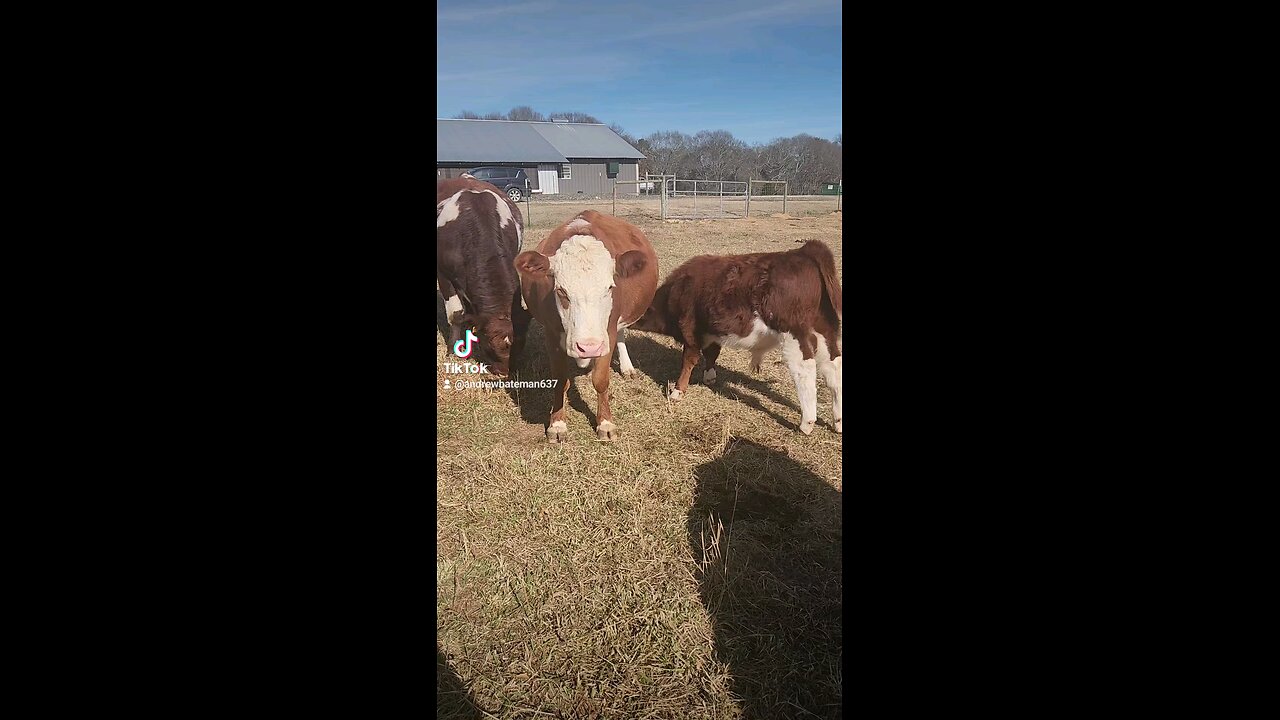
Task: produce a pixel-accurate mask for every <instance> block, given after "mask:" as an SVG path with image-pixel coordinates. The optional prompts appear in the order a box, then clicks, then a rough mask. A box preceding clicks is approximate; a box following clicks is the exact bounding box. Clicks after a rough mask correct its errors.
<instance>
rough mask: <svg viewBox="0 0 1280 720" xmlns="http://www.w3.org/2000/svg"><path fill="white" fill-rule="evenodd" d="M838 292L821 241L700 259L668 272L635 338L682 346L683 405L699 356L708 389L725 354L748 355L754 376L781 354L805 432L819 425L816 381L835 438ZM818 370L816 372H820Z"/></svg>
mask: <svg viewBox="0 0 1280 720" xmlns="http://www.w3.org/2000/svg"><path fill="white" fill-rule="evenodd" d="M842 312H843V311H842V309H841V291H840V281H839V280H838V279H837V278H836V267H835V258H834V257H833V256H832V255H831V249H830V248H828V247H827V246H826V245H824V244H823V243H821V242H818V241H817V240H810V241H808V242H806V243H805V244H804V246H803V247H800V248H797V249H795V250H788V251H785V252H773V253H751V254H749V255H700V256H698V257H695V258H691V259H690V260H688V261H687V262H685V263H684V264H683V265H681V266H680V267H678V268H676V269H675V270H673V271H672V272H671V274H670V275H669V276H668V277H667V279H666V280H665V281H664V282H663V283H662V287H660V288H658V291H657V293H655V295H654V299H653V303H652V304H651V306H650V307H649V308H648V309H647V310H646V311H645V313H644V315H643V316H642V317H641V318H640V320H639V321H637V322H636V323H634V324H633V325H632V326H631V327H632V329H633V330H646V331H650V332H656V333H661V334H663V335H667V336H670V337H672V338H675V339H676V340H678V341H680V342H682V343H684V365H683V367H682V368H681V370H680V378H679V379H678V380H677V381H676V387H675V389H674V390H672V391H671V395H670V399H671V400H673V401H678V400H680V398H681V396H683V394H684V393H685V391H687V390H688V388H689V375H690V374H691V373H692V372H693V367H694V365H697V364H698V358H699V356H700V355H705V356H706V358H707V369H706V371H705V372H704V373H703V381H704V382H706V383H707V384H708V385H710V384H712V383H714V382H715V381H716V358H718V357H719V356H720V349H721V347H732V348H741V349H744V350H750V351H751V372H758V371H759V370H760V361H761V359H762V357H763V356H764V354H765V353H766V352H768V351H769V350H772V349H773V348H776V347H779V346H781V347H782V356H783V358H785V359H786V361H787V367H788V368H789V369H790V371H791V377H792V379H793V380H795V383H796V394H797V395H799V396H800V432H802V433H804V434H805V435H808V434H810V433H812V432H813V427H814V424H815V423H817V420H818V386H817V373H818V372H821V373H822V377H823V379H824V380H825V381H826V383H827V387H828V388H830V389H831V394H832V395H833V396H834V403H833V405H834V419H835V430H836V432H837V433H843V432H844V430H843V427H842V424H841V423H842V417H841V402H840V399H841V394H840V376H841V365H842V362H841V357H840V355H841V350H840V321H841V314H842ZM815 366H816V367H815Z"/></svg>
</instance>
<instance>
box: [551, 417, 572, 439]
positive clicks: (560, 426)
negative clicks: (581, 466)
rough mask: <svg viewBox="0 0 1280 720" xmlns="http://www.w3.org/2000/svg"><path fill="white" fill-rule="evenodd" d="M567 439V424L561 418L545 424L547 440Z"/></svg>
mask: <svg viewBox="0 0 1280 720" xmlns="http://www.w3.org/2000/svg"><path fill="white" fill-rule="evenodd" d="M568 441H569V426H568V425H566V424H565V422H564V421H563V420H557V421H555V422H553V423H551V424H550V425H548V426H547V442H549V443H562V442H568Z"/></svg>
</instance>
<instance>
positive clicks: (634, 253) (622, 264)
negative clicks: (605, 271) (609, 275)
mask: <svg viewBox="0 0 1280 720" xmlns="http://www.w3.org/2000/svg"><path fill="white" fill-rule="evenodd" d="M648 264H649V261H648V260H646V259H645V257H644V253H642V252H640V251H639V250H631V251H630V252H625V253H623V254H622V257H620V258H618V262H617V265H616V266H615V268H616V270H615V272H616V273H617V274H618V277H620V278H625V277H631V276H632V275H635V274H636V273H638V272H640V271H641V270H643V269H644V266H645V265H648Z"/></svg>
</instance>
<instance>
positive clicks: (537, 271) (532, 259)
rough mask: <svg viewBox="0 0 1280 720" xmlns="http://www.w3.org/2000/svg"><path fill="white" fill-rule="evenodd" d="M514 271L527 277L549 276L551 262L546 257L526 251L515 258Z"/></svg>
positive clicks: (534, 251)
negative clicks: (527, 275)
mask: <svg viewBox="0 0 1280 720" xmlns="http://www.w3.org/2000/svg"><path fill="white" fill-rule="evenodd" d="M514 264H515V266H516V270H518V271H520V272H522V273H527V274H529V275H549V274H550V273H549V272H547V271H548V270H550V269H551V261H550V260H548V259H547V256H546V255H543V254H542V253H540V252H538V251H536V250H526V251H524V252H522V253H520V254H519V255H517V256H516V259H515V263H514Z"/></svg>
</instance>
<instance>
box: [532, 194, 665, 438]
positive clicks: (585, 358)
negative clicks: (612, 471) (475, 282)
mask: <svg viewBox="0 0 1280 720" xmlns="http://www.w3.org/2000/svg"><path fill="white" fill-rule="evenodd" d="M515 267H516V269H517V270H519V271H520V286H521V288H522V291H523V293H524V299H525V302H526V303H528V306H529V312H531V313H532V314H533V316H534V317H535V318H537V319H538V322H540V323H542V327H543V328H544V330H545V334H546V339H547V354H548V355H549V358H550V361H551V372H552V374H553V375H554V376H555V379H556V380H557V382H556V390H555V396H554V399H553V401H552V405H551V417H550V418H549V419H548V420H547V440H548V441H550V442H553V443H558V442H564V441H565V440H567V439H568V430H567V424H566V423H565V409H564V396H565V392H566V391H567V390H568V385H569V383H568V380H569V361H570V360H572V361H574V362H575V363H576V364H577V366H578V367H580V368H585V367H587V366H588V365H590V364H591V363H592V362H594V363H595V365H594V366H593V367H592V368H591V384H592V385H594V386H595V388H596V394H597V395H598V396H599V409H598V410H597V412H596V418H597V424H596V437H598V438H599V439H601V440H616V439H617V437H618V427H617V425H615V424H614V422H613V412H612V411H611V410H610V409H609V376H610V373H611V371H610V369H609V362H610V360H611V359H612V357H613V349H614V347H615V346H616V347H617V348H618V361H619V365H620V366H621V370H622V374H623V375H626V376H628V377H630V376H634V375H635V374H636V371H635V367H634V366H633V365H632V364H631V358H630V357H628V355H627V346H626V344H625V343H623V342H619V334H620V333H621V331H622V328H625V327H627V326H628V325H631V324H632V323H634V322H635V321H636V320H638V319H639V318H640V316H641V315H642V314H643V313H644V311H645V308H647V307H649V303H650V302H651V301H652V300H653V293H654V291H655V290H657V287H658V256H657V255H656V254H655V253H654V252H653V246H652V245H650V244H649V240H648V238H646V237H645V236H644V233H642V232H640V228H637V227H636V226H634V225H632V224H631V223H629V222H627V221H625V220H620V219H618V218H616V217H612V216H610V215H602V214H600V213H598V212H596V211H594V210H587V211H585V212H583V213H581V214H579V215H577V216H575V217H573V218H572V219H570V220H569V221H568V222H566V223H564V224H563V225H561V226H560V227H558V228H556V229H555V230H553V231H551V234H550V235H548V236H547V239H545V240H543V241H542V242H541V243H539V244H538V247H537V249H535V250H530V251H527V252H523V253H520V255H519V256H518V257H516V259H515Z"/></svg>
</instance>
